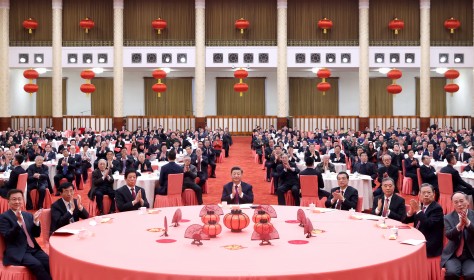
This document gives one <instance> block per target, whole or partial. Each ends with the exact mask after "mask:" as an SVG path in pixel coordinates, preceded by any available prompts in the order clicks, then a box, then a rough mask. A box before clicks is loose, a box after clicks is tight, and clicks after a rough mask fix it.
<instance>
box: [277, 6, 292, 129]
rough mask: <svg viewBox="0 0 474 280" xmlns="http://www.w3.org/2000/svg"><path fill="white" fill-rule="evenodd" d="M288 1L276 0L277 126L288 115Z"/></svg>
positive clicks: (285, 121) (285, 122)
mask: <svg viewBox="0 0 474 280" xmlns="http://www.w3.org/2000/svg"><path fill="white" fill-rule="evenodd" d="M287 14H288V3H287V0H277V48H278V62H277V93H278V115H277V117H278V120H277V122H278V123H277V126H278V128H281V127H283V126H285V125H287V120H286V117H287V116H288V115H289V93H288V70H287V64H288V62H287V37H288V34H287V33H288V28H287V24H288V18H287Z"/></svg>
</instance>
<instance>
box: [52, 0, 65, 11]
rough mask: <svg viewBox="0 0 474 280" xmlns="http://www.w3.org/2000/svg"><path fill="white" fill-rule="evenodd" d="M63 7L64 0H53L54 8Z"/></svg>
mask: <svg viewBox="0 0 474 280" xmlns="http://www.w3.org/2000/svg"><path fill="white" fill-rule="evenodd" d="M62 8H63V0H53V9H61V10H62Z"/></svg>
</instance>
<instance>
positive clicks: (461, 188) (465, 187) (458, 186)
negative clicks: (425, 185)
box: [440, 154, 474, 195]
mask: <svg viewBox="0 0 474 280" xmlns="http://www.w3.org/2000/svg"><path fill="white" fill-rule="evenodd" d="M446 160H447V161H448V165H446V166H445V167H443V168H441V170H440V172H441V173H448V174H451V177H452V180H453V192H463V193H465V194H467V195H470V194H473V192H474V191H473V189H472V186H471V185H470V184H469V183H467V182H466V181H464V180H463V179H462V178H461V176H460V175H459V172H458V171H457V170H456V169H454V165H455V164H456V157H455V156H454V155H453V154H449V155H447V156H446Z"/></svg>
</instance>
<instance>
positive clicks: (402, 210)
mask: <svg viewBox="0 0 474 280" xmlns="http://www.w3.org/2000/svg"><path fill="white" fill-rule="evenodd" d="M381 189H382V192H383V194H381V195H379V196H377V197H375V198H374V204H373V206H372V215H377V216H382V217H386V218H390V219H394V220H397V221H400V222H403V221H404V220H405V218H406V215H407V212H406V207H405V199H404V198H403V197H401V196H398V195H396V194H395V193H394V189H395V181H393V179H392V178H390V177H387V178H383V180H382V186H381Z"/></svg>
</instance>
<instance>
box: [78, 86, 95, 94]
mask: <svg viewBox="0 0 474 280" xmlns="http://www.w3.org/2000/svg"><path fill="white" fill-rule="evenodd" d="M81 91H82V92H83V93H85V94H86V95H87V96H89V94H91V93H93V92H94V91H95V86H94V85H93V84H82V85H81Z"/></svg>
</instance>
